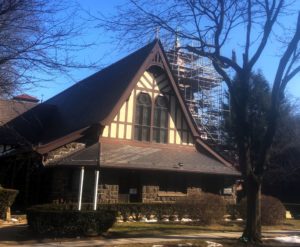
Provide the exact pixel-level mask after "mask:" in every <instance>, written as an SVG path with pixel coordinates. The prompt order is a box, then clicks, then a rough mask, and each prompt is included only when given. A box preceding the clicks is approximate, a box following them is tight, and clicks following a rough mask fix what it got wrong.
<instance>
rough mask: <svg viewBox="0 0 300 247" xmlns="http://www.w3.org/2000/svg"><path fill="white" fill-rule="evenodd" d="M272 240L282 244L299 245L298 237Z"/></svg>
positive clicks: (299, 238) (299, 239)
mask: <svg viewBox="0 0 300 247" xmlns="http://www.w3.org/2000/svg"><path fill="white" fill-rule="evenodd" d="M274 240H277V241H279V242H282V243H295V244H300V237H299V236H286V237H275V238H274Z"/></svg>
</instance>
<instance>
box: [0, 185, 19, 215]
mask: <svg viewBox="0 0 300 247" xmlns="http://www.w3.org/2000/svg"><path fill="white" fill-rule="evenodd" d="M17 194H18V191H17V190H12V189H4V188H2V187H1V186H0V219H3V220H6V210H7V208H9V207H10V206H11V205H12V204H13V202H14V201H15V198H16V196H17Z"/></svg>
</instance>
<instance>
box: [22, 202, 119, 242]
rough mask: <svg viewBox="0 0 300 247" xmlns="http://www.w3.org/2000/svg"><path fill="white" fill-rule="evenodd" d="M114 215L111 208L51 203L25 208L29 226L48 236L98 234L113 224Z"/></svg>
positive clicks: (115, 214) (114, 212)
mask: <svg viewBox="0 0 300 247" xmlns="http://www.w3.org/2000/svg"><path fill="white" fill-rule="evenodd" d="M116 216H117V213H116V211H112V210H103V209H100V210H97V211H86V210H82V211H78V210H70V209H65V208H63V207H61V206H59V205H51V204H45V205H38V206H34V207H32V208H29V209H28V210H27V221H28V225H29V227H30V228H31V229H32V230H33V231H34V232H36V233H38V234H42V235H48V236H49V235H50V236H70V237H71V236H79V235H91V234H92V235H99V234H101V233H103V232H106V231H107V230H108V229H109V228H110V227H112V226H113V224H114V222H115V220H116Z"/></svg>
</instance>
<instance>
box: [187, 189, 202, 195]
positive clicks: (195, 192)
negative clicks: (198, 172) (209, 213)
mask: <svg viewBox="0 0 300 247" xmlns="http://www.w3.org/2000/svg"><path fill="white" fill-rule="evenodd" d="M201 192H202V190H201V188H198V187H188V188H187V195H188V196H192V195H200V194H201Z"/></svg>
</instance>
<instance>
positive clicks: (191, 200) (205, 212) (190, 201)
mask: <svg viewBox="0 0 300 247" xmlns="http://www.w3.org/2000/svg"><path fill="white" fill-rule="evenodd" d="M177 204H178V206H180V207H181V213H182V214H183V216H184V215H186V216H188V217H189V218H191V219H192V220H195V221H197V222H198V223H199V224H202V225H209V224H213V223H217V222H220V221H222V220H223V216H224V215H225V213H226V203H225V201H224V199H223V198H222V197H221V196H218V195H215V194H211V193H201V194H200V195H193V196H188V197H186V198H184V199H182V200H179V201H178V202H177Z"/></svg>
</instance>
